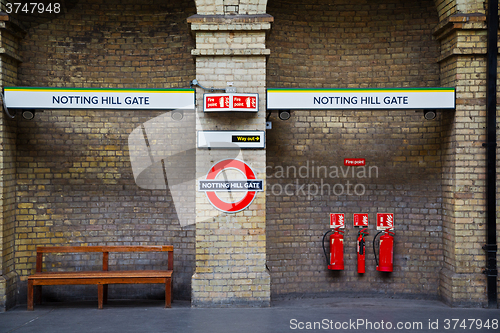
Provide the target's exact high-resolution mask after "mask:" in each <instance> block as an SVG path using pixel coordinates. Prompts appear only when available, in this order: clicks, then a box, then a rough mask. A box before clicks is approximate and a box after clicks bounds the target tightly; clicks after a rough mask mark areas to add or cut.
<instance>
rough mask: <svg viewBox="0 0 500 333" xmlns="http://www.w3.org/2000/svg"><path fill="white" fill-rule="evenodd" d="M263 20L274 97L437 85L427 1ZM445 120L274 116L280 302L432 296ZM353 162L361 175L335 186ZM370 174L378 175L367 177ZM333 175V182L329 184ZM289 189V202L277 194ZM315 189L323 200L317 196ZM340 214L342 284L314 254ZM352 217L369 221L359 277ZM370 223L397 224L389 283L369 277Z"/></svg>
mask: <svg viewBox="0 0 500 333" xmlns="http://www.w3.org/2000/svg"><path fill="white" fill-rule="evenodd" d="M268 13H269V14H271V15H273V16H274V18H275V24H274V26H273V29H272V31H271V34H270V36H269V38H268V44H267V45H268V47H269V48H270V49H271V55H270V57H269V62H268V79H267V86H268V87H269V88H272V87H333V88H336V87H339V88H342V87H425V86H440V81H439V79H440V77H439V65H438V63H437V62H436V59H437V57H438V49H439V44H438V43H437V42H436V41H435V40H433V37H432V29H433V28H434V27H435V26H436V25H437V23H438V16H437V11H436V8H435V6H434V2H433V1H411V2H409V1H402V0H401V1H400V0H391V1H385V0H384V1H378V0H377V1H358V2H356V3H355V4H354V3H352V1H335V3H331V1H322V0H315V1H310V2H308V3H307V5H306V4H305V3H304V2H303V1H272V2H270V3H269V4H268ZM442 117H443V115H442V114H438V117H437V118H436V119H435V120H433V121H425V120H424V118H423V114H422V112H421V111H420V112H415V111H413V110H412V111H384V110H379V111H347V110H345V111H342V110H339V111H293V113H292V118H291V119H290V120H288V121H280V120H278V119H277V117H275V116H273V117H271V119H272V120H273V129H272V130H268V131H267V139H268V141H267V160H268V164H267V165H268V170H267V175H268V177H267V178H268V179H267V180H268V187H267V237H268V245H267V256H268V266H269V267H270V270H271V278H272V282H271V287H272V289H271V290H272V294H273V295H274V296H275V297H284V296H285V295H290V294H301V293H324V292H350V291H354V292H363V293H381V294H387V295H394V294H419V295H427V297H437V296H438V289H439V274H437V272H438V271H439V270H440V268H441V267H442V261H443V248H442V236H443V234H442V216H441V212H442V199H441V192H442V184H441V155H442V147H441V140H442V134H441V132H442V126H443V123H442ZM350 157H357V158H365V159H366V161H367V168H366V169H365V172H366V173H365V174H358V173H357V172H358V171H361V169H359V170H356V174H354V175H353V174H352V173H351V171H352V170H350V171H349V173H348V174H347V175H345V176H344V175H342V173H341V171H340V168H341V167H344V165H343V160H344V158H350ZM318 166H319V167H327V168H328V170H329V173H328V175H325V173H324V172H323V173H322V174H320V175H318V172H317V171H318V169H317V167H318ZM280 167H281V168H280ZM301 167H302V169H301V170H302V173H301V174H300V173H299V170H300V168H301ZM368 167H376V168H373V169H372V175H371V177H370V175H369V174H368V171H369V169H368ZM331 168H333V169H331ZM335 168H338V170H339V174H338V175H336V174H330V171H331V170H335ZM344 168H346V167H344ZM280 170H284V173H280ZM293 170H296V171H297V174H294V172H293ZM375 170H378V177H377V173H376V172H375ZM286 171H288V174H287V172H286ZM307 171H308V172H309V174H308V175H307V174H306V172H307ZM313 171H315V174H314V175H313V174H312V172H313ZM344 171H345V170H344ZM347 182H350V184H352V187H351V195H349V194H348V193H347V190H348V189H347V186H348V183H347ZM288 184H291V185H290V186H289V187H288V190H289V191H288V193H290V192H293V195H288V194H285V193H284V192H282V193H280V192H279V190H280V189H283V190H284V189H285V186H286V185H288ZM314 184H315V185H317V186H318V187H319V188H320V189H321V188H322V187H323V189H324V191H323V193H321V190H320V191H319V193H316V192H315V187H314V186H313V185H314ZM337 184H339V185H338V187H336V190H337V191H336V193H334V191H333V189H335V186H336V185H337ZM357 184H361V185H363V186H364V191H362V190H363V187H361V185H360V186H359V187H358V192H359V193H361V192H363V195H356V194H355V193H354V186H355V185H357ZM309 185H311V192H308V186H309ZM327 185H329V186H330V188H331V189H332V190H330V191H328V186H327ZM341 185H342V186H344V187H343V189H344V192H343V193H342V192H341V189H342V187H340V186H341ZM303 186H305V187H303ZM301 189H302V190H301ZM290 190H291V191H290ZM335 212H342V213H345V214H346V218H347V225H348V226H347V230H346V234H345V251H344V253H345V260H346V269H345V270H344V271H343V272H341V273H334V272H331V271H328V270H327V268H326V264H325V258H324V255H323V250H322V248H321V238H322V236H323V233H324V232H325V231H327V230H328V228H329V213H335ZM359 212H366V213H369V217H370V220H371V227H370V236H368V237H367V240H368V242H369V244H368V246H367V273H366V274H364V275H363V276H361V275H358V274H357V273H356V250H355V243H356V237H357V235H356V230H354V228H353V226H352V214H353V213H359ZM377 212H379V213H382V212H389V213H394V214H395V215H394V217H395V221H396V222H395V223H396V238H395V250H394V251H395V255H394V260H395V268H394V272H393V273H392V274H390V275H387V274H382V273H379V272H376V271H375V263H374V256H373V250H372V248H371V241H372V240H373V236H374V234H375V230H374V221H375V216H376V213H377Z"/></svg>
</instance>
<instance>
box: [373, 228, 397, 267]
mask: <svg viewBox="0 0 500 333" xmlns="http://www.w3.org/2000/svg"><path fill="white" fill-rule="evenodd" d="M390 229H392V228H388V229H385V230H381V231H379V232H378V233H377V234H376V235H375V237H374V238H373V253H375V262H376V263H377V271H379V272H392V269H393V261H394V260H393V247H394V232H392V231H389V230H390ZM382 232H383V233H384V234H383V235H382V236H380V246H379V257H380V261H378V260H377V252H376V251H375V240H376V239H377V236H378V235H380V234H381V233H382Z"/></svg>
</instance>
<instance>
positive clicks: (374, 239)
mask: <svg viewBox="0 0 500 333" xmlns="http://www.w3.org/2000/svg"><path fill="white" fill-rule="evenodd" d="M383 232H384V230H380V231H379V232H377V234H376V235H375V237H373V254H374V255H375V263H376V264H377V266H378V258H377V251H376V250H375V241H376V240H377V237H378V235H380V234H381V233H383Z"/></svg>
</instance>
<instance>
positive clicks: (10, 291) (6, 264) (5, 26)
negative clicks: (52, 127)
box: [0, 16, 23, 311]
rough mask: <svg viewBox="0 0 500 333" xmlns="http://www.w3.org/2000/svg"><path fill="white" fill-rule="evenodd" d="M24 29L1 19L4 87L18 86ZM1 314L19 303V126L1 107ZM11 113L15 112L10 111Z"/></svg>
mask: <svg viewBox="0 0 500 333" xmlns="http://www.w3.org/2000/svg"><path fill="white" fill-rule="evenodd" d="M22 33H23V32H22V29H20V28H19V26H18V25H17V24H16V23H13V22H12V21H11V20H9V19H8V18H7V17H5V16H2V17H1V20H0V45H1V51H0V54H1V57H0V84H1V85H2V86H7V85H14V84H16V83H17V67H18V64H19V60H20V58H19V55H18V49H19V39H20V38H21V36H22ZM0 112H1V113H2V114H1V116H0V147H1V149H0V188H1V196H0V311H3V310H5V309H7V308H9V307H11V306H13V305H14V304H15V297H16V291H17V290H16V289H17V274H16V272H15V269H14V241H15V209H16V207H15V200H16V167H15V158H16V123H15V121H13V120H12V119H11V118H10V117H9V116H7V115H6V113H5V112H4V110H3V105H2V106H0ZM10 113H11V114H12V113H14V112H13V111H12V110H10Z"/></svg>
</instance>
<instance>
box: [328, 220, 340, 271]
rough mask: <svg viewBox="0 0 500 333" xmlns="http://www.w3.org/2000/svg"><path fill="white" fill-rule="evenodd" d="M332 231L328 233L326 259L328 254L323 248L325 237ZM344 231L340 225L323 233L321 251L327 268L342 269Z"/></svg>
mask: <svg viewBox="0 0 500 333" xmlns="http://www.w3.org/2000/svg"><path fill="white" fill-rule="evenodd" d="M331 232H333V234H331V235H330V261H328V255H327V254H326V248H325V238H326V236H327V235H328V234H329V233H331ZM343 233H344V231H343V230H340V227H337V228H335V229H333V230H328V231H327V232H326V233H325V234H324V235H323V252H324V253H325V257H326V263H327V265H328V269H331V270H335V271H341V270H343V269H344V235H343Z"/></svg>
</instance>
